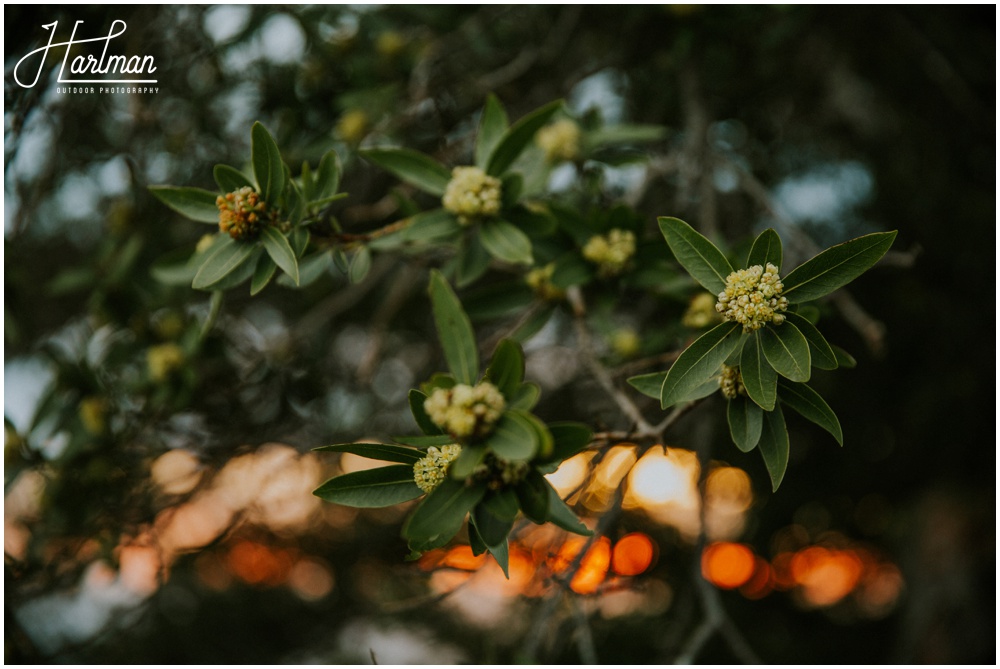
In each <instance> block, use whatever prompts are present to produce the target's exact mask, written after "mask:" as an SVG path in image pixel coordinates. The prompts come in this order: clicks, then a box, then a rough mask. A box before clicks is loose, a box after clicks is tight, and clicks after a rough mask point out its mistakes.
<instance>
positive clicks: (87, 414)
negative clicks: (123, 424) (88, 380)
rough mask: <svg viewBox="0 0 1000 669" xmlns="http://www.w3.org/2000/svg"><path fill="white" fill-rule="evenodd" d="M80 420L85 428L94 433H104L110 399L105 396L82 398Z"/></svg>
mask: <svg viewBox="0 0 1000 669" xmlns="http://www.w3.org/2000/svg"><path fill="white" fill-rule="evenodd" d="M78 411H79V415H80V422H81V423H83V429H85V430H86V431H87V432H89V433H90V434H92V435H95V436H96V435H99V434H103V433H104V428H105V427H106V426H107V420H106V419H107V415H108V401H107V400H106V399H104V398H103V397H94V396H90V397H84V398H83V399H82V400H80V408H79V410H78Z"/></svg>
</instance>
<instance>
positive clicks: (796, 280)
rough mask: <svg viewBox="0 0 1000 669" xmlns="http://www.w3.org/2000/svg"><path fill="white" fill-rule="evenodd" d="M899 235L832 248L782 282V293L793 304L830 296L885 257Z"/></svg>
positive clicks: (869, 237) (888, 234)
mask: <svg viewBox="0 0 1000 669" xmlns="http://www.w3.org/2000/svg"><path fill="white" fill-rule="evenodd" d="M894 239H896V232H895V231H893V232H875V233H872V234H870V235H864V236H863V237H858V238H857V239H852V240H850V241H848V242H844V243H843V244H837V245H836V246H831V247H830V248H828V249H827V250H825V251H823V252H822V253H820V254H819V255H817V256H816V257H814V258H812V259H811V260H807V261H806V262H804V263H802V264H801V265H799V266H798V267H796V268H795V269H794V270H792V271H791V272H790V273H789V274H788V276H786V277H785V278H784V279H782V281H781V282H782V284H784V287H785V288H784V291H783V292H782V293H781V294H782V295H784V296H785V297H787V298H788V301H789V302H792V303H793V304H795V303H799V302H808V301H809V300H815V299H817V298H819V297H823V296H824V295H828V294H830V293H832V292H833V291H835V290H837V289H838V288H840V287H841V286H844V285H846V284H848V283H850V282H851V281H853V280H854V279H856V278H857V277H859V276H861V275H862V274H864V273H865V272H866V271H867V270H868V269H869V268H870V267H871V266H872V265H874V264H875V263H876V262H878V261H879V259H880V258H881V257H882V256H884V255H885V253H886V251H888V250H889V247H890V246H892V242H893V240H894Z"/></svg>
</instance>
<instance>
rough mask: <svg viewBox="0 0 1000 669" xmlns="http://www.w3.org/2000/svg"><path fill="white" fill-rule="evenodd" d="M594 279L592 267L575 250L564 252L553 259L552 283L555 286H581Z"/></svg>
mask: <svg viewBox="0 0 1000 669" xmlns="http://www.w3.org/2000/svg"><path fill="white" fill-rule="evenodd" d="M593 279H594V268H593V266H592V265H590V264H589V263H587V262H585V261H584V259H583V258H581V257H580V256H579V255H578V254H577V253H575V252H572V251H571V252H569V253H565V254H563V255H561V256H559V258H557V259H556V261H555V267H554V268H553V270H552V279H551V281H552V285H553V286H555V287H556V288H563V289H565V288H569V287H570V286H582V285H585V284H587V283H590V282H591V281H592V280H593Z"/></svg>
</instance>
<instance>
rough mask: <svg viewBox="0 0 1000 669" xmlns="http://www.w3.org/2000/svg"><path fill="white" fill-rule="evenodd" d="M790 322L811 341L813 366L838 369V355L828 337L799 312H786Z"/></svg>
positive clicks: (810, 348) (810, 350) (810, 351)
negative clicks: (827, 339)
mask: <svg viewBox="0 0 1000 669" xmlns="http://www.w3.org/2000/svg"><path fill="white" fill-rule="evenodd" d="M785 319H786V321H787V322H788V323H790V324H792V325H794V326H795V327H797V328H798V329H799V332H801V333H802V335H803V336H804V337H805V338H806V341H807V342H809V354H810V355H811V356H812V366H813V367H817V368H819V369H837V355H836V354H835V353H834V352H833V348H832V347H831V346H830V344H829V342H827V341H826V338H824V337H823V335H822V333H820V331H819V330H818V329H816V326H815V325H813V324H812V323H810V322H809V321H808V320H806V319H805V318H803V317H802V316H800V315H799V314H797V313H795V312H792V311H789V312H787V313H786V314H785Z"/></svg>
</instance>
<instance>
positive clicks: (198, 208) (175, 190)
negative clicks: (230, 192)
mask: <svg viewBox="0 0 1000 669" xmlns="http://www.w3.org/2000/svg"><path fill="white" fill-rule="evenodd" d="M149 192H150V193H152V194H153V195H154V196H155V197H156V199H157V200H159V201H160V202H162V203H163V204H165V205H167V206H168V207H170V208H171V209H173V210H174V211H176V212H177V213H178V214H180V215H181V216H184V217H185V218H189V219H191V220H192V221H198V222H199V223H215V224H218V222H219V207H218V206H217V205H216V204H215V198H217V197H219V194H218V193H213V192H212V191H208V190H204V189H202V188H186V187H177V186H150V187H149Z"/></svg>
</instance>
